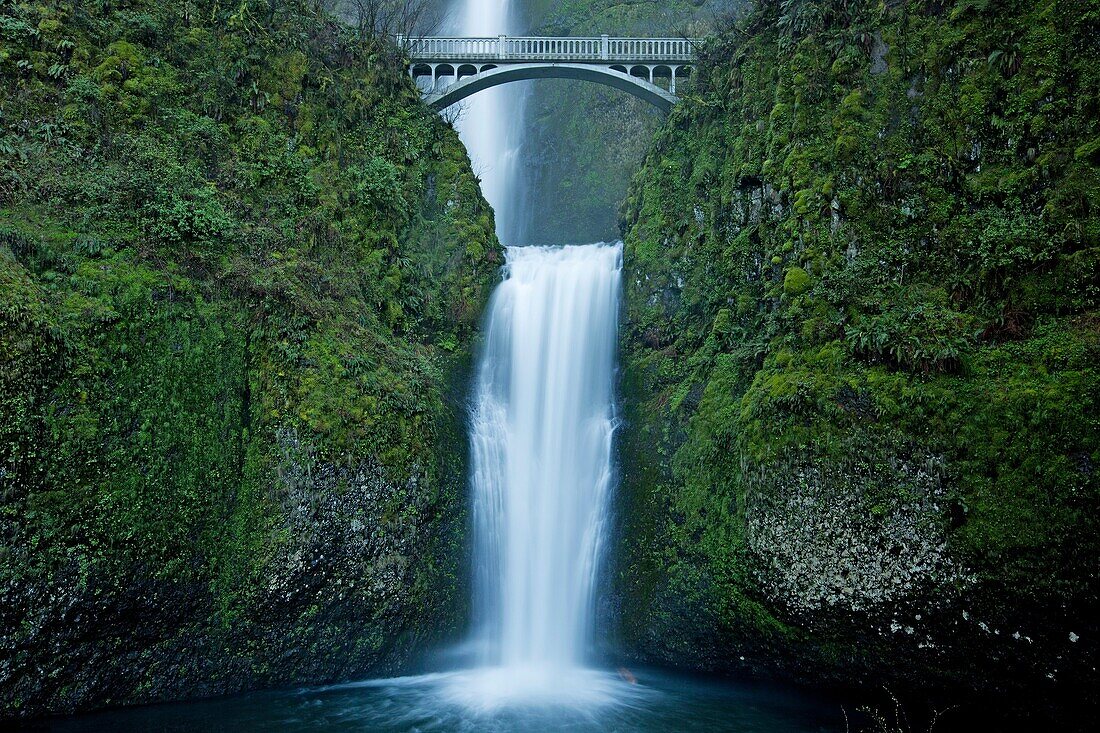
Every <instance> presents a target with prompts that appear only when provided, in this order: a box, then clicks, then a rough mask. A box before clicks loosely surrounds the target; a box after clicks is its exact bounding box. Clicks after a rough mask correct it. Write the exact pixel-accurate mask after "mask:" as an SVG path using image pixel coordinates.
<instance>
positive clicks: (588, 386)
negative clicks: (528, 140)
mask: <svg viewBox="0 0 1100 733" xmlns="http://www.w3.org/2000/svg"><path fill="white" fill-rule="evenodd" d="M457 2H458V4H457V6H456V7H455V10H454V11H453V12H452V22H451V24H450V25H451V30H452V31H453V32H455V33H457V34H460V35H465V36H478V35H480V36H493V35H497V34H500V33H509V32H514V31H515V30H516V29H515V22H516V21H515V18H514V17H513V16H514V8H513V7H512V3H511V2H509V0H457ZM524 95H525V91H524V90H523V89H522V88H520V89H517V88H516V87H515V86H514V85H505V86H503V87H499V88H496V89H490V90H486V91H484V92H480V93H478V94H477V95H474V96H473V97H471V98H470V100H469V101H468V102H467V105H466V108H465V110H464V111H463V115H462V117H461V118H460V120H459V124H458V129H459V133H460V135H461V136H462V139H463V141H464V142H465V143H466V146H467V148H468V149H469V151H470V155H471V158H472V160H473V162H474V166H475V169H476V170H477V171H478V173H479V174H480V175H481V177H482V189H483V191H484V194H485V197H486V199H488V201H489V203H490V204H491V205H492V206H493V209H494V211H495V213H496V219H497V233H498V236H499V237H500V239H501V241H503V242H505V243H506V244H516V243H517V240H518V239H519V238H520V235H521V232H522V231H523V229H524V226H523V224H524V222H525V221H527V220H528V219H529V218H530V217H528V216H526V212H524V211H522V207H521V206H519V204H520V201H521V197H520V196H519V195H518V193H517V192H518V191H519V190H520V188H521V186H520V184H521V183H522V182H521V181H519V180H518V166H517V157H518V151H519V149H520V145H521V143H522V134H523V104H524ZM621 258H622V246H621V245H620V244H595V245H587V246H569V247H558V248H544V247H516V246H511V247H508V249H507V266H506V268H505V279H504V281H503V282H502V283H501V284H500V285H499V286H498V288H497V290H496V292H495V293H494V295H493V298H492V301H491V303H490V308H489V313H488V316H487V321H486V326H487V327H486V336H485V344H484V349H483V352H482V355H481V362H480V364H479V367H478V372H477V383H476V385H475V392H476V393H475V396H474V404H473V410H472V415H471V427H470V440H471V462H472V472H471V484H472V493H473V515H474V534H475V548H474V556H475V599H474V613H475V637H476V641H477V642H478V646H479V648H480V649H481V659H480V660H479V661H480V663H481V667H480V668H479V670H478V671H477V672H476V673H475V674H469V675H461V676H459V677H457V678H455V685H454V686H453V687H452V688H451V692H452V693H453V694H454V695H455V696H456V697H457V698H459V699H460V700H461V701H462V702H464V703H466V704H468V705H472V706H474V707H495V706H496V705H498V704H501V703H504V702H509V703H514V702H518V701H528V702H530V701H532V700H547V701H550V700H552V701H554V702H555V703H558V702H565V703H570V704H581V705H589V704H592V703H604V702H608V701H610V700H612V699H621V698H622V697H623V695H622V693H621V692H619V693H614V694H613V693H612V692H611V691H612V689H613V688H614V687H615V684H614V683H615V679H614V678H611V679H609V675H607V674H606V673H600V672H596V671H593V670H586V669H585V668H584V666H583V662H584V657H585V651H586V649H587V647H588V645H589V641H590V637H591V632H592V620H593V591H594V587H595V582H596V577H597V572H598V568H599V557H600V541H601V538H602V535H603V525H604V523H605V517H606V514H607V506H606V505H607V499H608V493H609V489H610V485H611V481H612V471H611V440H612V433H613V431H614V421H615V416H614V402H613V373H614V366H615V349H616V327H617V317H618V312H617V309H618V302H619V278H620V270H621Z"/></svg>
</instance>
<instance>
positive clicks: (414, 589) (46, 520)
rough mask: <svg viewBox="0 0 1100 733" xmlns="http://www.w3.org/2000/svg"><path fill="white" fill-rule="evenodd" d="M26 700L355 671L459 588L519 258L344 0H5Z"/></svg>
mask: <svg viewBox="0 0 1100 733" xmlns="http://www.w3.org/2000/svg"><path fill="white" fill-rule="evenodd" d="M0 37H2V39H3V42H2V44H0V76H2V77H3V84H2V85H0V111H2V115H0V625H2V627H3V629H4V633H3V635H2V636H0V706H2V707H0V717H9V716H27V715H37V714H43V713H58V712H67V711H73V710H80V709H87V708H92V707H98V706H103V705H117V704H130V703H140V702H148V701H156V700H165V699H174V698H185V697H195V696H203V695H215V694H225V693H230V692H234V691H238V690H243V689H251V688H256V687H263V686H273V685H280V684H291V683H293V684H301V683H309V682H318V681H325V680H332V679H346V678H349V677H355V676H360V675H366V674H368V673H378V672H380V671H382V670H387V669H392V668H393V667H394V666H395V665H398V664H405V663H408V662H409V660H410V659H411V654H412V652H413V650H415V649H418V648H422V647H423V646H424V645H426V644H428V643H431V642H438V641H439V640H440V639H441V638H445V637H446V636H448V635H450V634H453V633H454V632H455V631H456V629H457V628H458V627H459V626H460V625H461V624H462V623H463V619H464V616H465V606H466V600H465V592H464V590H462V588H463V583H462V575H463V573H464V572H465V571H464V562H463V561H464V552H465V551H464V549H463V548H464V547H465V542H464V539H463V534H464V531H465V513H464V512H465V508H464V506H465V505H464V499H463V494H464V491H463V481H464V477H465V471H466V469H465V461H466V448H465V442H464V441H465V438H464V434H463V410H464V405H463V403H462V399H463V397H462V392H463V390H464V388H465V386H466V379H467V371H468V368H469V365H470V348H471V339H472V337H473V334H474V331H475V328H476V324H477V319H478V318H479V316H480V313H481V310H482V307H483V304H484V302H485V301H486V299H487V296H488V292H489V289H490V288H491V286H492V283H493V280H494V278H495V277H496V271H497V268H498V266H499V263H500V260H501V258H500V251H499V245H498V244H497V242H496V239H495V237H494V235H493V225H492V212H491V210H490V209H489V208H488V206H487V205H486V204H485V202H484V200H483V199H482V198H481V194H480V192H479V189H478V184H477V180H476V179H475V177H474V176H473V174H472V172H471V170H470V164H469V161H468V159H467V157H466V154H465V152H464V150H463V148H462V146H461V144H460V143H459V140H458V138H457V136H456V135H455V133H454V132H453V130H451V129H449V128H448V127H446V126H445V125H444V124H443V123H442V122H441V121H440V120H439V119H438V118H437V117H435V116H434V115H432V114H431V113H430V112H429V111H428V110H426V109H425V108H424V107H423V106H422V105H421V104H420V102H419V99H418V94H417V92H416V91H415V90H414V88H413V87H412V84H411V82H410V81H409V80H408V79H407V77H406V76H405V74H404V73H403V71H402V68H401V65H400V63H399V62H398V60H397V59H396V58H395V57H394V51H393V50H392V49H390V48H389V47H387V46H386V45H385V44H384V43H382V42H380V41H378V40H377V39H373V38H371V37H365V36H362V35H359V34H356V33H353V32H352V31H350V30H349V29H348V28H346V27H344V26H342V25H340V24H339V23H337V22H335V21H333V20H332V19H331V18H330V17H328V16H327V15H325V13H324V12H323V11H322V10H321V9H320V8H319V6H318V4H316V3H313V2H307V1H306V0H300V1H298V0H295V1H288V2H271V3H269V2H262V3H261V2H244V3H233V4H230V5H227V4H222V3H217V2H190V3H154V2H144V1H136V2H127V3H111V4H107V5H103V4H90V3H48V4H29V3H19V4H15V3H8V4H5V5H4V6H3V8H2V9H0Z"/></svg>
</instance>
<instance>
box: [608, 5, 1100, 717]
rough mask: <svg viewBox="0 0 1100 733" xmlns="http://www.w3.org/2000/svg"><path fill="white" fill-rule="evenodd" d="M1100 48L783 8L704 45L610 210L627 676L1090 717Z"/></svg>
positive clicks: (1006, 15) (1012, 28)
mask: <svg viewBox="0 0 1100 733" xmlns="http://www.w3.org/2000/svg"><path fill="white" fill-rule="evenodd" d="M1098 38H1100V4H1098V3H1096V2H1086V1H1082V2H1069V3H1064V2H1053V1H1049V2H1035V3H1027V4H1017V3H1008V2H998V1H997V0H990V1H988V2H973V1H971V0H959V1H957V2H938V1H933V0H926V1H923V0H910V1H909V2H902V3H886V4H883V3H872V2H847V1H842V0H783V1H782V2H778V1H775V0H772V1H769V2H759V3H757V4H756V7H755V9H754V10H753V11H752V12H751V13H750V14H748V15H747V16H746V17H745V18H744V19H743V20H742V21H741V22H740V23H739V24H738V25H737V26H736V27H730V28H728V29H727V30H726V31H725V32H723V33H722V34H720V36H719V37H718V38H717V39H716V40H714V41H713V42H712V43H710V44H709V45H708V47H707V48H706V50H705V54H704V56H705V58H704V60H703V63H702V64H701V67H700V73H699V77H698V79H697V82H696V86H695V88H694V91H693V92H692V93H691V95H690V96H689V98H688V99H687V100H686V101H685V103H684V104H682V105H681V106H680V107H679V108H677V109H676V110H675V111H674V112H673V114H672V116H671V118H670V119H669V120H668V122H667V124H666V125H665V126H664V128H663V129H662V130H661V131H660V132H659V133H658V135H657V138H656V140H655V144H654V147H653V149H652V150H651V152H650V154H649V157H648V158H647V161H646V165H645V167H644V169H643V170H642V171H641V172H640V173H639V174H638V176H637V177H636V178H635V180H634V182H633V184H632V186H631V191H630V194H629V196H628V199H627V200H626V202H625V204H624V205H623V208H622V211H621V218H622V227H623V230H624V233H625V239H626V272H625V273H624V283H626V298H627V304H626V317H627V327H626V329H625V330H624V336H623V343H624V373H623V389H624V398H625V399H624V404H625V406H626V408H625V409H626V413H627V414H626V422H627V426H628V428H627V430H626V431H625V435H626V437H625V439H624V445H623V467H624V500H625V501H626V503H627V507H626V509H625V511H624V516H625V527H624V532H623V537H624V543H625V544H626V546H627V550H626V553H625V557H624V558H623V561H622V563H621V564H620V568H621V570H620V580H619V587H620V591H621V593H622V594H623V607H624V608H630V609H631V610H630V612H629V613H626V614H624V618H623V624H624V629H623V632H624V637H625V638H626V640H627V642H628V644H629V645H630V646H631V647H632V648H633V649H634V650H635V652H636V653H637V654H639V655H641V656H644V657H648V658H652V659H658V660H662V661H667V662H672V663H675V664H682V665H689V666H696V667H704V668H722V669H737V668H751V669H758V670H769V671H775V670H782V671H784V672H786V673H789V674H793V675H795V676H799V677H802V678H806V679H817V680H822V679H825V680H833V681H844V682H857V681H860V680H867V679H876V680H893V681H894V682H895V683H897V684H899V685H901V686H905V685H910V684H911V685H915V686H921V687H930V686H941V685H942V686H947V687H951V688H953V689H955V690H963V689H971V690H981V691H983V692H991V693H1004V692H1006V691H1013V692H1014V693H1019V692H1021V691H1026V692H1027V693H1028V695H1026V696H1023V695H1017V697H1016V698H1015V699H1014V702H1016V703H1019V704H1029V703H1031V702H1033V701H1035V700H1037V699H1042V700H1043V703H1042V704H1055V705H1057V704H1061V703H1058V702H1055V701H1059V700H1060V701H1063V702H1064V703H1065V704H1066V705H1067V706H1070V707H1073V708H1075V709H1077V708H1080V706H1083V705H1095V704H1096V703H1097V698H1096V689H1097V684H1096V683H1097V677H1096V672H1095V663H1096V656H1097V641H1096V640H1097V632H1098V631H1100V629H1098V628H1097V622H1096V619H1097V618H1100V613H1098V611H1100V598H1098V593H1100V584H1098V579H1097V576H1096V568H1097V567H1100V563H1098V558H1100V546H1098V541H1097V537H1098V534H1097V530H1098V529H1100V528H1098V526H1097V520H1098V517H1100V470H1098V468H1097V466H1100V430H1098V428H1100V409H1098V408H1100V312H1098V310H1097V309H1098V300H1100V281H1098V279H1097V272H1098V271H1100V208H1098V207H1097V203H1096V202H1097V201H1098V200H1100V157H1098V156H1097V155H1096V149H1097V146H1096V145H1095V144H1094V143H1095V141H1096V140H1097V139H1098V135H1100V100H1098V97H1097V95H1096V89H1098V88H1100V43H1098V40H1097V39H1098ZM1082 629H1083V630H1082Z"/></svg>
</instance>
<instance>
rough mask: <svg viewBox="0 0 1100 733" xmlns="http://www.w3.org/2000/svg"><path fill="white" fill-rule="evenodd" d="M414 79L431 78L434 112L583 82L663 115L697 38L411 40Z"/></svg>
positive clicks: (428, 97) (690, 63) (427, 90)
mask: <svg viewBox="0 0 1100 733" xmlns="http://www.w3.org/2000/svg"><path fill="white" fill-rule="evenodd" d="M397 40H398V44H399V45H400V46H402V47H403V48H405V50H406V52H407V53H408V56H409V74H410V75H411V76H412V77H413V78H414V79H423V78H428V79H429V80H430V81H429V83H428V84H426V85H424V84H422V85H421V88H422V89H424V97H425V101H426V102H427V103H428V104H429V105H430V106H431V107H432V108H433V109H437V110H441V109H444V108H446V107H449V106H450V105H452V104H454V103H455V102H458V101H461V100H463V99H465V98H466V97H468V96H470V95H471V94H475V93H477V92H480V91H482V90H483V89H489V88H490V87H495V86H498V85H500V84H507V83H508V82H513V81H520V80H523V79H579V80H582V81H591V82H596V83H599V84H606V85H608V86H611V87H615V88H616V89H621V90H623V91H625V92H629V93H630V94H633V95H634V96H636V97H640V98H641V99H644V100H645V101H647V102H650V103H651V104H654V105H656V106H657V107H660V108H661V109H662V110H664V111H666V112H667V111H669V110H670V109H672V107H673V105H675V104H676V102H678V101H679V98H678V97H677V96H676V87H677V82H679V83H680V84H681V85H682V84H683V83H684V81H685V80H686V79H688V78H689V77H690V75H691V73H692V70H693V69H694V64H695V60H696V55H695V47H696V45H697V44H698V41H697V40H696V39H690V38H612V37H610V36H592V37H557V38H555V37H548V36H523V37H516V36H496V37H486V38H437V37H424V38H408V37H404V36H398V39H397Z"/></svg>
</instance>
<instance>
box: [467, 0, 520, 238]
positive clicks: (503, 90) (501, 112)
mask: <svg viewBox="0 0 1100 733" xmlns="http://www.w3.org/2000/svg"><path fill="white" fill-rule="evenodd" d="M517 15H518V13H517V12H516V9H515V8H514V7H513V3H512V0H458V4H457V6H456V7H455V9H454V11H453V12H452V17H451V20H450V22H449V27H450V29H451V30H450V32H453V33H455V34H456V35H460V36H497V35H500V34H515V33H516V32H517V31H518V18H517ZM526 96H527V87H526V85H521V84H507V85H505V86H501V87H496V88H493V89H487V90H485V91H482V92H479V93H478V94H476V95H474V97H472V98H471V99H469V100H468V101H466V102H465V103H463V108H462V111H461V114H460V116H459V119H458V122H457V124H456V127H457V129H458V132H459V135H460V136H461V137H462V141H463V142H464V143H465V144H466V149H467V150H469V152H470V158H471V161H472V162H473V166H474V171H475V173H477V175H478V176H480V177H481V190H482V193H483V194H484V196H485V199H486V200H487V201H488V202H489V204H490V205H491V206H492V207H493V211H494V212H495V214H496V229H497V236H498V237H499V238H500V241H502V242H505V243H506V244H519V243H521V242H522V239H523V236H524V235H523V232H524V229H525V222H526V221H527V220H526V218H525V217H524V216H523V213H524V212H523V207H522V205H521V204H522V199H523V196H522V191H523V182H522V181H521V180H520V176H519V170H520V167H519V156H520V148H521V145H522V141H523V112H524V107H525V100H526Z"/></svg>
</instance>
